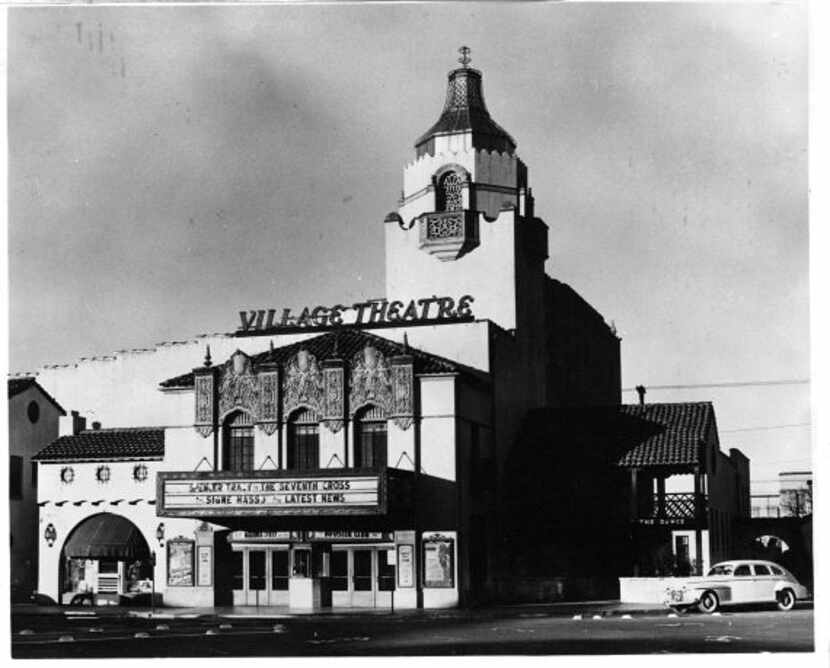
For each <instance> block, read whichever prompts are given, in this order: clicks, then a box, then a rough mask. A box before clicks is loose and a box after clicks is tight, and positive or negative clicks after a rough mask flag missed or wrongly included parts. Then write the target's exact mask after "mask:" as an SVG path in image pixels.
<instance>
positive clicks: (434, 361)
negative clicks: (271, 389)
mask: <svg viewBox="0 0 830 668" xmlns="http://www.w3.org/2000/svg"><path fill="white" fill-rule="evenodd" d="M367 344H368V345H371V346H374V347H375V348H377V349H378V350H379V351H380V352H382V353H383V354H384V356H386V357H387V358H389V357H393V356H395V355H411V356H412V357H413V363H414V367H415V372H416V373H453V372H457V371H466V372H468V373H469V374H471V375H473V376H480V375H482V374H481V373H480V372H476V371H474V370H473V369H468V368H467V367H465V366H464V365H461V364H458V363H456V362H453V361H451V360H448V359H445V358H443V357H439V356H438V355H433V354H431V353H427V352H424V351H422V350H418V349H416V348H411V347H405V346H404V345H403V344H401V343H397V342H396V341H390V340H389V339H385V338H383V337H381V336H377V335H376V334H371V333H369V332H366V331H363V330H358V329H342V330H335V331H331V332H326V333H325V334H321V335H320V336H315V337H313V338H310V339H305V340H304V341H299V342H297V343H292V344H290V345H287V346H282V347H280V348H274V350H273V352H272V351H270V350H266V351H264V352H261V353H258V354H255V355H251V362H252V363H253V367H254V371H256V369H257V366H258V365H260V364H265V363H273V364H278V365H282V364H285V363H286V362H287V361H288V360H289V359H291V358H292V357H293V356H294V355H296V354H297V352H298V351H299V350H301V349H305V350H307V351H309V352H310V353H312V354H313V355H314V356H315V357H316V358H317V360H318V361H323V360H327V359H333V358H339V359H343V360H345V361H346V362H349V361H351V359H352V358H353V357H354V356H355V355H356V354H357V353H358V352H360V351H361V350H363V348H365V347H366V345H367ZM160 385H161V387H162V388H165V389H176V388H190V387H193V373H192V372H190V373H185V374H182V375H181V376H175V377H174V378H168V379H167V380H165V381H162V382H161V383H160Z"/></svg>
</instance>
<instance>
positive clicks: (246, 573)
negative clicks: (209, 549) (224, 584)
mask: <svg viewBox="0 0 830 668" xmlns="http://www.w3.org/2000/svg"><path fill="white" fill-rule="evenodd" d="M231 564H232V568H233V576H232V581H233V604H234V605H245V606H248V605H250V606H255V607H256V606H268V605H288V567H289V563H288V549H287V546H286V548H284V549H281V548H271V547H262V548H259V547H257V548H253V547H251V548H245V547H241V548H240V549H238V550H234V552H233V560H232V562H231Z"/></svg>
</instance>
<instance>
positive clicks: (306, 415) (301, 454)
mask: <svg viewBox="0 0 830 668" xmlns="http://www.w3.org/2000/svg"><path fill="white" fill-rule="evenodd" d="M319 424H320V417H319V416H318V415H317V414H316V413H315V412H314V411H312V410H309V409H307V408H302V409H300V410H298V411H296V412H295V413H293V414H292V415H291V419H290V420H289V422H288V468H289V469H291V470H292V471H311V470H314V469H318V468H320V436H319V433H318V429H319Z"/></svg>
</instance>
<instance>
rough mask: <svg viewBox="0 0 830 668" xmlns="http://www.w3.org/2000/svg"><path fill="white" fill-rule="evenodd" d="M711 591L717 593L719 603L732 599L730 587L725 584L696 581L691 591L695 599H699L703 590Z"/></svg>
mask: <svg viewBox="0 0 830 668" xmlns="http://www.w3.org/2000/svg"><path fill="white" fill-rule="evenodd" d="M706 591H713V592H715V594H717V597H718V600H719V601H720V602H721V603H729V602H730V601H731V600H732V587H730V586H729V585H726V584H706V583H705V582H700V583H697V584H695V585H694V586H693V588H692V592H693V596H694V598H695V600H696V601H699V600H700V597H701V596H703V592H706Z"/></svg>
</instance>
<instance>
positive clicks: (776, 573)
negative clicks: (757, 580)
mask: <svg viewBox="0 0 830 668" xmlns="http://www.w3.org/2000/svg"><path fill="white" fill-rule="evenodd" d="M769 569H770V570H771V571H772V572H773V573H774V574H775V575H784V571H782V570H781V569H780V568H778V566H772V565H770V567H769Z"/></svg>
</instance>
